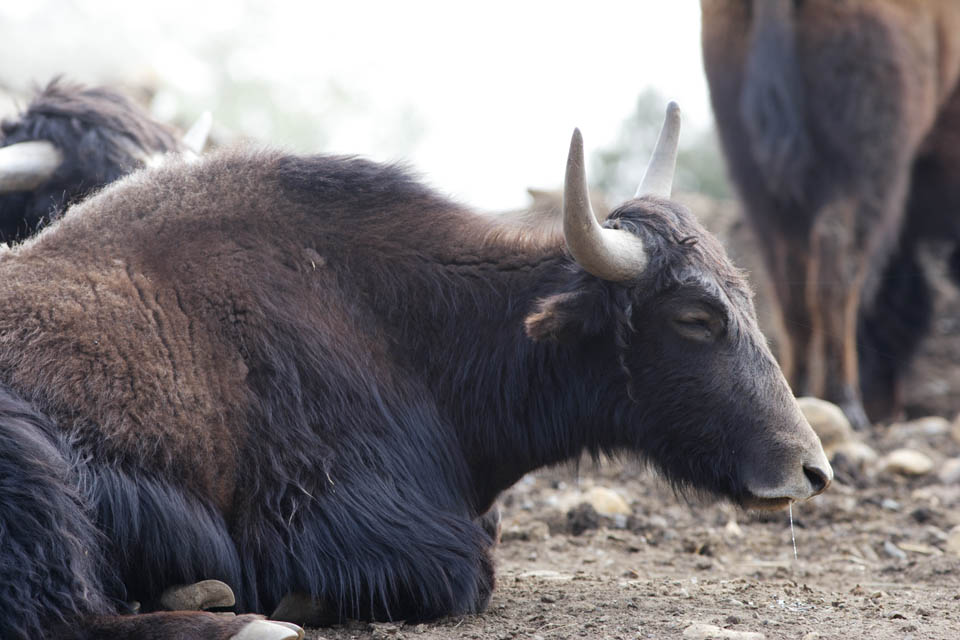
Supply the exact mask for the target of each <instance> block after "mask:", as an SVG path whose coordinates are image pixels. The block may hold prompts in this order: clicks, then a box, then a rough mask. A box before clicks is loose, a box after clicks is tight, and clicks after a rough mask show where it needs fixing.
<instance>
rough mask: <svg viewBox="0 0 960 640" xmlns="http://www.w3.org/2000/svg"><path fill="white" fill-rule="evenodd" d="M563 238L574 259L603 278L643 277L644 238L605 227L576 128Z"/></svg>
mask: <svg viewBox="0 0 960 640" xmlns="http://www.w3.org/2000/svg"><path fill="white" fill-rule="evenodd" d="M563 237H564V239H565V241H566V243H567V248H568V249H569V250H570V253H571V254H572V255H573V258H574V260H576V261H577V263H578V264H579V265H580V266H581V267H583V268H584V269H585V270H586V271H587V272H588V273H591V274H593V275H595V276H596V277H598V278H600V279H602V280H610V281H614V282H623V281H626V280H632V279H634V278H637V277H638V276H640V274H642V273H643V271H644V269H646V266H647V254H646V251H644V247H643V241H642V240H641V239H640V238H638V237H637V236H635V235H633V234H632V233H630V232H628V231H623V230H620V229H605V228H603V227H601V226H600V224H599V223H598V222H597V218H596V216H595V215H594V213H593V207H592V206H591V205H590V191H589V189H588V188H587V170H586V167H585V165H584V160H583V137H582V136H581V135H580V130H579V129H574V131H573V138H572V139H571V140H570V153H569V155H568V156H567V173H566V178H565V179H564V183H563Z"/></svg>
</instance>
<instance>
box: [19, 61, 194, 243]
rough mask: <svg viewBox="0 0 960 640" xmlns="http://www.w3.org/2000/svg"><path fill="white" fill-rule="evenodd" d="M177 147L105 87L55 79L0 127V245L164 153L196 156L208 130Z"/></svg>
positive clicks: (168, 132)
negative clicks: (14, 116) (84, 85)
mask: <svg viewBox="0 0 960 640" xmlns="http://www.w3.org/2000/svg"><path fill="white" fill-rule="evenodd" d="M198 124H199V126H198V127H197V128H195V129H191V133H190V134H188V136H190V137H186V136H185V137H184V138H183V139H180V138H179V137H178V135H177V134H176V132H175V131H174V130H173V129H172V128H171V127H168V126H167V125H164V124H161V123H159V122H157V121H155V120H153V119H152V118H151V117H150V115H149V114H148V113H147V112H146V111H144V110H143V109H142V108H141V107H140V106H138V105H137V104H136V103H134V102H133V101H132V100H130V99H129V98H127V97H126V96H124V95H123V94H121V93H118V92H116V91H114V90H112V89H108V88H105V87H89V88H88V87H83V86H81V85H77V84H70V83H67V82H64V81H63V80H61V79H59V78H57V79H54V80H52V81H51V82H50V83H49V84H48V85H47V86H46V87H44V88H43V89H41V90H40V91H39V92H38V93H37V95H36V96H34V98H33V100H31V102H30V104H29V105H28V106H27V108H26V110H24V111H23V112H22V113H20V114H19V115H18V116H17V117H16V118H11V119H5V120H4V121H3V122H2V123H0V242H9V241H17V240H23V239H25V238H27V237H29V236H31V235H33V234H34V233H36V231H37V230H39V229H40V228H41V227H42V226H43V225H45V224H49V223H50V222H52V221H53V220H55V219H56V218H57V216H59V215H60V213H61V212H63V210H64V209H65V208H66V207H67V206H68V205H70V204H71V203H74V202H77V201H79V200H80V199H81V198H83V197H84V196H86V195H87V194H89V193H92V192H93V191H95V190H96V189H99V188H101V187H103V186H104V185H106V184H109V183H111V182H113V181H114V180H116V179H118V178H120V177H122V176H124V175H126V174H128V173H130V172H131V171H133V170H134V169H138V168H140V167H142V166H144V165H145V164H146V163H148V162H150V161H151V159H153V158H154V157H156V156H158V155H161V154H164V153H168V152H174V151H175V152H190V151H195V152H199V151H200V150H201V148H202V146H203V142H204V140H205V138H206V130H207V129H208V127H209V123H208V122H203V121H202V122H200V123H198Z"/></svg>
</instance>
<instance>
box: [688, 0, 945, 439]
mask: <svg viewBox="0 0 960 640" xmlns="http://www.w3.org/2000/svg"><path fill="white" fill-rule="evenodd" d="M701 5H702V9H703V50H704V64H705V67H706V71H707V78H708V80H709V83H710V93H711V99H712V102H713V107H714V110H715V112H716V116H717V123H718V126H719V130H720V136H721V140H722V142H723V146H724V150H725V152H726V156H727V160H728V162H729V168H730V172H731V175H732V177H733V179H734V181H735V183H736V184H737V186H738V187H739V189H740V194H741V196H742V197H743V200H744V203H745V205H746V210H747V214H748V216H749V218H750V219H751V221H752V222H753V224H754V227H755V229H756V230H757V232H758V233H759V235H760V236H761V238H763V240H764V242H763V245H764V246H765V247H766V248H767V256H766V257H767V263H768V266H769V267H770V271H771V276H772V279H773V282H774V285H775V287H776V291H777V295H778V298H779V301H780V305H781V308H782V311H783V319H784V322H785V327H784V328H785V329H786V334H787V335H786V337H787V340H786V341H785V344H784V347H785V349H784V351H783V353H781V354H780V355H781V361H782V362H783V364H784V369H785V370H786V371H787V374H788V378H789V379H790V381H791V383H792V385H793V387H794V389H795V390H796V391H797V393H800V394H811V395H818V396H821V397H825V398H826V399H828V400H832V401H834V402H836V403H838V404H840V405H841V406H842V407H843V409H844V411H845V412H846V413H847V416H848V417H850V419H851V421H852V422H853V423H854V425H855V426H858V427H862V426H864V425H866V424H867V423H868V417H867V415H866V414H865V412H864V409H863V400H864V399H865V401H866V405H867V406H868V408H870V413H871V416H870V417H871V418H873V419H884V418H888V417H890V416H892V415H893V414H895V412H896V411H897V409H898V407H897V398H898V396H899V393H898V387H899V379H900V377H901V376H902V374H903V372H904V371H905V369H906V367H907V365H908V364H909V361H910V359H911V357H912V356H913V354H914V352H915V351H916V348H917V346H918V345H919V343H920V340H921V338H922V337H923V335H924V334H925V333H926V332H927V330H928V328H929V326H930V314H931V309H932V305H931V302H930V294H929V288H928V286H927V284H926V279H925V276H924V274H923V272H922V270H921V269H920V268H919V267H918V265H917V263H916V255H917V251H918V244H919V243H920V242H922V241H924V240H927V239H936V240H946V241H948V242H952V243H957V242H958V241H960V218H958V217H957V216H956V215H954V212H955V211H957V210H958V208H960V155H958V152H957V149H958V148H960V145H958V134H960V94H958V86H960V83H958V77H960V3H957V2H954V1H953V0H846V1H844V2H837V1H836V0H804V1H803V2H799V1H798V0H752V1H751V2H732V1H729V0H701ZM858 327H859V331H858ZM858 333H859V335H858ZM858 345H859V348H858ZM858 353H859V361H858ZM861 391H862V392H863V393H861ZM863 394H866V396H865V398H864V397H863Z"/></svg>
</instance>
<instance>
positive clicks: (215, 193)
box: [0, 105, 833, 640]
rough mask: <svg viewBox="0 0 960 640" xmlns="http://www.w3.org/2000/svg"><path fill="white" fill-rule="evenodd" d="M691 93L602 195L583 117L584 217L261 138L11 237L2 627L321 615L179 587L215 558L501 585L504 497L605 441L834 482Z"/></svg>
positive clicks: (217, 630) (332, 615)
mask: <svg viewBox="0 0 960 640" xmlns="http://www.w3.org/2000/svg"><path fill="white" fill-rule="evenodd" d="M679 117H680V116H679V111H678V108H677V107H676V106H675V105H671V106H670V107H669V109H668V111H667V118H666V121H665V125H664V128H663V130H662V132H661V139H660V143H659V146H658V148H657V150H656V151H655V153H654V157H653V159H652V160H651V163H650V166H649V168H648V170H647V173H646V175H645V177H644V180H643V182H642V183H641V185H640V188H639V189H638V193H637V196H636V198H634V199H631V200H629V201H628V202H626V203H624V204H623V205H622V206H620V207H619V208H617V209H616V210H614V211H613V212H612V213H611V214H610V216H609V217H608V218H607V220H606V221H605V222H604V223H603V224H602V225H601V224H600V223H598V222H597V220H596V217H595V216H594V214H593V211H592V210H591V205H590V200H589V196H588V195H587V194H588V192H587V188H586V176H585V170H584V160H583V142H582V138H581V136H580V133H579V131H575V132H574V137H573V139H572V142H571V147H570V154H569V158H568V161H567V169H566V180H565V187H564V188H565V192H564V203H563V217H564V222H563V229H562V232H559V233H551V232H547V233H542V234H541V233H536V232H534V231H533V230H531V229H530V228H529V226H525V225H518V224H513V223H511V222H510V221H504V220H498V219H497V218H496V217H492V216H487V215H483V214H480V213H477V212H475V211H473V210H471V209H469V208H467V207H465V206H463V205H461V204H458V203H456V202H453V201H451V200H449V199H447V198H445V197H443V196H441V195H439V194H437V193H436V192H434V191H433V190H431V189H430V188H428V187H427V186H425V185H424V184H422V183H421V182H419V181H418V180H417V179H416V178H414V177H413V176H412V175H411V174H410V173H409V172H408V171H407V170H406V169H404V168H402V167H399V166H396V165H383V164H376V163H373V162H370V161H367V160H364V159H361V158H356V157H337V156H323V155H320V156H295V155H288V154H285V153H282V152H278V151H270V150H246V149H242V148H241V149H232V150H227V151H221V152H218V153H214V154H207V155H206V156H204V157H202V158H200V159H199V160H198V161H196V162H193V163H189V162H185V161H176V160H172V161H168V162H165V163H163V164H161V165H159V166H155V167H150V168H147V169H144V170H141V171H137V172H134V173H133V174H131V175H128V176H126V177H125V178H122V179H121V180H119V181H117V182H115V183H113V184H111V185H110V186H108V187H106V188H105V189H103V190H102V191H100V192H99V193H97V194H96V195H94V196H92V197H90V198H88V199H86V200H84V201H83V202H82V203H80V204H79V205H77V206H74V207H72V208H70V209H69V210H68V211H67V212H66V213H65V214H64V215H63V216H62V217H61V218H60V219H59V220H57V221H56V222H55V223H53V224H51V225H49V226H47V227H46V228H44V229H43V230H42V231H41V232H40V233H38V234H37V235H35V236H34V237H32V238H30V239H28V240H27V241H25V242H23V243H20V244H17V245H15V246H13V247H10V248H7V249H6V250H4V251H2V252H0V306H2V308H3V312H2V313H0V576H2V582H0V636H2V637H3V638H17V639H20V638H36V637H51V638H60V639H69V640H81V639H83V640H86V639H92V638H110V639H112V640H117V639H122V638H131V639H132V638H166V637H177V638H182V639H185V640H201V638H202V639H204V640H227V639H228V638H233V639H234V640H237V639H242V640H252V639H254V640H255V639H264V640H286V639H287V638H296V637H297V635H298V633H299V632H298V630H297V629H293V628H288V627H284V626H278V625H273V624H271V623H268V622H265V621H262V620H258V619H253V618H250V617H248V616H247V615H244V616H238V617H236V618H225V617H220V616H216V615H214V614H211V613H207V612H199V611H180V612H169V611H156V610H155V608H154V607H151V604H150V603H153V602H155V601H156V599H157V597H158V596H159V595H160V594H161V593H162V592H163V591H164V590H165V589H166V588H168V587H169V586H170V585H177V584H190V583H194V582H196V581H198V580H204V579H215V580H221V581H223V582H224V583H226V584H228V585H229V586H230V587H231V588H232V590H233V591H234V593H235V598H236V609H237V611H240V612H253V613H261V614H270V613H271V612H273V613H275V615H276V617H281V618H287V619H288V620H289V619H290V618H292V620H290V622H299V623H301V624H303V623H310V624H314V623H316V622H325V621H336V620H342V619H345V618H361V619H386V620H398V619H405V620H429V619H433V618H437V617H439V616H445V615H459V614H466V613H470V612H479V611H482V610H483V609H484V607H485V606H486V605H487V602H488V600H489V598H490V594H491V590H492V589H493V587H494V568H493V560H492V557H491V550H492V547H493V545H494V543H495V537H494V536H493V535H491V526H490V525H491V523H492V522H493V521H494V519H492V518H491V517H490V516H489V515H485V514H488V511H489V510H490V508H491V505H493V504H494V501H495V499H496V497H497V495H498V494H499V493H500V492H501V491H503V490H504V489H506V488H508V487H509V486H511V485H512V484H513V483H514V482H516V481H517V480H518V479H519V478H520V477H521V476H522V475H523V474H525V473H527V472H529V471H531V470H534V469H537V468H539V467H542V466H544V465H550V464H555V463H559V462H562V461H566V460H571V459H576V458H578V457H579V456H580V455H581V454H582V453H584V452H588V453H590V454H593V455H595V456H596V455H600V454H601V453H606V454H610V455H617V454H632V455H635V456H637V457H638V458H639V459H640V460H643V461H646V462H648V463H650V464H652V465H654V466H655V467H656V468H658V469H660V470H661V471H662V472H663V473H664V474H665V477H666V478H668V479H669V481H670V482H671V483H672V484H673V485H674V486H675V487H677V489H678V490H679V491H686V492H694V493H696V494H704V495H713V496H716V497H720V498H726V499H729V500H731V501H733V502H735V503H736V504H738V505H741V506H742V507H744V508H760V509H776V508H783V507H786V506H787V505H788V504H790V503H791V502H793V501H796V500H804V499H808V498H810V497H812V496H814V495H816V494H818V493H820V492H822V491H823V490H824V489H825V488H826V487H827V485H828V484H829V483H830V481H831V479H832V476H833V472H832V469H831V467H830V464H829V462H828V461H827V459H826V457H825V455H824V453H823V449H822V448H821V446H820V441H819V439H818V438H817V436H816V434H815V433H814V432H813V430H812V429H811V428H810V426H809V424H808V423H807V422H806V420H805V419H804V417H803V415H802V414H801V413H800V411H799V409H798V405H797V403H796V400H795V399H794V397H793V395H792V393H791V392H790V388H789V386H788V385H787V382H786V379H785V378H784V377H783V374H782V373H781V370H780V368H779V366H778V365H777V363H776V361H775V359H774V358H773V355H772V354H771V353H770V350H769V349H768V347H767V343H766V341H765V339H764V337H763V335H762V334H761V333H760V331H759V329H758V325H757V321H756V316H755V313H754V310H753V306H752V302H751V292H750V290H749V287H748V285H747V282H746V280H745V278H744V276H743V274H742V273H741V272H740V271H739V270H738V269H736V268H735V267H734V266H733V265H732V264H731V263H730V262H729V260H728V259H727V258H726V256H725V254H724V252H723V249H722V247H721V246H720V244H719V242H718V241H717V240H716V239H715V238H713V237H712V236H710V235H709V234H708V233H707V232H706V231H705V230H704V229H703V227H702V226H701V225H700V224H699V223H698V222H697V220H696V218H695V217H694V216H693V214H691V213H690V212H689V211H688V210H687V209H685V208H684V207H682V206H680V205H678V204H676V203H674V202H672V201H671V200H670V199H669V196H670V190H671V183H672V176H673V170H674V165H675V160H676V142H677V136H678V129H679ZM132 600H136V601H139V602H141V603H143V604H144V606H143V611H147V612H146V613H141V614H139V615H123V613H124V612H125V611H127V610H128V608H127V607H126V605H125V604H124V603H126V602H129V601H132ZM291 603H294V605H296V604H297V603H299V605H304V603H306V606H299V605H298V606H292V605H291Z"/></svg>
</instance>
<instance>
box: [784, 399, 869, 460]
mask: <svg viewBox="0 0 960 640" xmlns="http://www.w3.org/2000/svg"><path fill="white" fill-rule="evenodd" d="M797 404H798V405H800V411H801V412H802V413H803V415H804V417H805V418H806V419H807V422H809V423H810V426H811V427H813V430H814V431H815V432H816V433H817V435H818V436H820V444H822V445H823V450H824V451H825V452H826V453H827V455H828V456H831V455H833V449H835V448H836V447H837V445H839V444H840V443H842V442H848V441H850V440H854V439H855V436H854V435H853V429H852V428H851V427H850V421H849V420H847V416H845V415H843V411H842V410H841V409H840V407H838V406H837V405H835V404H833V403H832V402H827V401H826V400H821V399H819V398H810V397H806V398H797Z"/></svg>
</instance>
